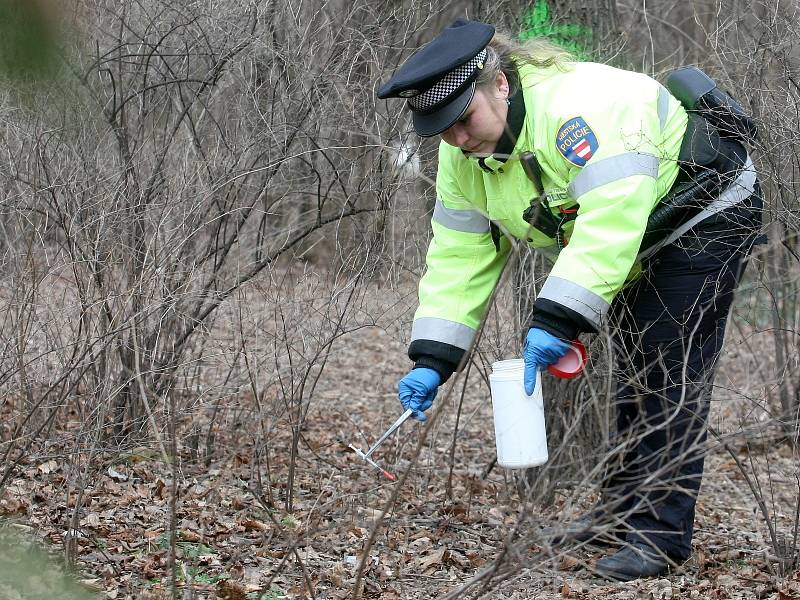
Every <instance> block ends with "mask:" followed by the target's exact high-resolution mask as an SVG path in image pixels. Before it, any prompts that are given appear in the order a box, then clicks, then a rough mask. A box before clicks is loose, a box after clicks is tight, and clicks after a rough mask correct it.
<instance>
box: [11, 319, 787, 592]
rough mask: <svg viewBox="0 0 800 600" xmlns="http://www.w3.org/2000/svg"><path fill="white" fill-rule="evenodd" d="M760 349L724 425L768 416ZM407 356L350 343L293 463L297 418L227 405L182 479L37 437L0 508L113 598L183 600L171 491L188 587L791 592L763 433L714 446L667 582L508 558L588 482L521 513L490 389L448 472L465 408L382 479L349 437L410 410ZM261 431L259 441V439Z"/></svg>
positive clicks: (773, 462) (137, 461)
mask: <svg viewBox="0 0 800 600" xmlns="http://www.w3.org/2000/svg"><path fill="white" fill-rule="evenodd" d="M753 343H758V340H753V339H752V338H748V339H745V337H743V336H741V335H738V336H737V334H736V332H735V331H734V333H733V334H732V335H731V339H730V340H729V343H728V347H727V349H726V355H725V359H724V361H723V364H722V366H721V368H720V375H719V377H718V380H717V385H718V387H719V392H718V393H717V395H716V396H715V401H714V408H713V411H712V425H714V426H715V427H719V428H720V429H721V430H726V431H730V430H733V429H736V428H737V427H744V426H745V425H743V423H745V422H747V423H750V422H753V420H756V421H757V420H758V417H757V415H754V412H756V411H754V410H753V409H752V405H751V406H750V408H743V407H742V406H741V404H740V403H737V401H736V400H735V399H734V398H739V397H741V396H742V394H745V393H746V392H747V390H746V389H745V388H747V386H749V385H750V383H749V382H750V381H751V380H753V379H754V378H753V377H752V374H749V371H748V369H749V367H747V366H746V365H745V366H742V362H741V360H740V359H741V357H742V356H744V355H745V354H747V353H748V352H750V346H751V345H752V344H753ZM403 354H404V348H403V347H402V345H401V344H400V343H399V342H397V341H396V340H394V339H392V337H391V336H390V335H388V334H387V333H385V332H383V331H381V330H380V329H377V328H367V329H363V330H361V331H359V332H357V333H355V334H352V335H351V336H350V337H349V339H348V343H347V348H346V351H341V352H334V353H333V354H332V357H331V361H330V363H329V365H328V366H327V367H326V369H327V377H324V378H323V380H322V382H321V383H320V386H319V389H318V390H317V392H316V394H317V398H316V400H315V402H314V403H313V404H312V405H311V407H310V410H309V412H308V415H307V419H306V423H305V427H304V428H303V431H302V435H301V437H300V439H299V445H298V450H297V459H296V461H294V470H293V471H291V472H290V465H291V463H292V461H291V456H292V453H291V451H290V448H291V435H290V433H291V432H290V428H289V427H287V426H285V425H286V424H285V423H281V422H279V421H276V422H273V423H254V422H253V420H252V413H248V411H247V410H246V409H244V408H243V409H242V410H239V411H233V413H231V414H230V415H229V417H228V419H229V420H228V421H227V424H228V425H230V426H226V427H219V428H218V433H217V435H216V437H215V439H214V441H213V446H212V445H208V446H206V443H205V442H206V439H205V436H203V437H202V438H201V439H200V443H199V444H198V443H197V439H194V440H192V439H191V436H188V435H187V436H183V437H181V439H180V440H179V446H178V455H179V463H178V465H177V469H176V472H175V475H176V481H173V475H174V473H173V469H172V467H171V466H169V465H167V464H165V463H164V462H163V461H162V460H160V458H159V452H158V451H157V449H156V446H155V444H152V445H149V446H146V447H145V446H132V447H129V448H127V449H125V451H124V452H121V453H119V454H113V455H112V454H110V453H100V454H97V455H92V456H89V455H82V456H70V455H69V448H63V447H53V446H45V447H44V448H40V449H39V450H38V451H37V452H35V453H30V454H28V455H27V456H25V457H24V458H23V460H21V462H20V463H19V464H18V465H17V467H15V469H14V471H13V476H12V477H11V478H10V480H9V482H8V484H7V485H6V487H5V491H4V493H3V495H2V497H1V498H0V515H3V516H4V518H5V520H6V522H7V523H13V524H14V528H15V529H16V530H19V531H29V532H31V533H34V534H35V535H36V537H38V538H40V539H42V540H44V541H46V542H48V543H50V544H52V547H53V548H56V549H63V548H64V547H70V548H72V549H73V550H74V555H75V557H76V562H75V565H76V568H77V571H78V572H79V573H80V578H81V579H82V580H83V583H84V584H85V585H86V586H88V587H90V588H92V589H94V590H95V591H96V592H97V593H98V594H100V595H101V596H102V597H104V598H166V597H172V587H171V579H170V570H169V567H170V565H169V556H170V544H171V535H170V528H171V525H170V514H171V507H170V503H171V498H172V497H173V495H172V494H171V490H172V489H173V484H174V485H175V486H176V488H177V491H178V494H177V496H176V498H177V499H176V501H175V512H176V524H175V544H176V549H177V572H178V574H179V577H178V580H177V583H176V585H177V590H178V597H182V598H191V597H196V598H232V599H240V598H248V599H250V598H252V599H271V600H276V599H278V598H307V597H308V598H311V597H314V598H351V597H355V596H354V590H355V589H356V588H357V587H358V589H359V590H360V591H361V593H362V594H363V596H364V597H366V598H385V599H406V598H408V599H412V598H436V597H443V596H447V595H448V594H449V595H450V597H455V596H456V595H457V594H458V593H459V590H460V593H461V594H462V596H463V597H482V598H484V597H485V598H540V599H543V600H550V599H553V600H554V599H556V598H575V599H590V598H603V599H604V600H623V599H634V598H636V599H639V598H642V599H645V598H648V599H649V598H653V599H662V598H730V599H734V598H741V599H752V598H767V599H772V598H774V599H777V600H800V573H798V571H797V566H798V565H797V563H796V561H793V560H791V558H787V557H791V556H792V555H793V552H796V548H789V549H788V551H787V550H786V549H785V548H784V551H783V558H781V557H779V556H778V555H777V554H776V550H775V545H774V544H773V543H772V542H771V539H770V536H769V533H768V528H767V527H766V524H765V518H764V516H763V510H766V511H768V513H769V515H770V518H771V519H772V523H773V527H774V529H775V530H776V531H777V532H778V534H779V536H783V538H782V539H784V538H786V539H788V540H789V541H788V542H787V543H788V545H790V546H791V544H792V540H791V537H792V535H793V534H794V536H795V538H794V539H795V540H796V531H795V532H793V531H792V524H793V523H796V520H795V519H796V516H795V514H794V510H795V509H796V506H797V497H798V462H797V454H796V452H795V451H793V450H792V448H791V447H790V446H789V445H788V444H775V443H773V441H771V440H773V439H774V438H771V437H769V436H768V435H766V434H763V432H762V434H763V435H762V436H761V441H759V437H758V436H755V437H750V438H748V439H749V442H748V443H747V444H738V445H736V446H735V447H732V448H731V450H732V451H733V452H732V453H731V452H729V451H728V450H726V449H724V448H722V447H721V446H716V447H715V448H713V449H712V450H711V452H710V453H709V456H708V458H707V462H706V474H705V479H704V481H703V487H702V490H701V495H700V498H699V501H698V504H697V517H696V529H695V532H696V533H695V538H694V550H695V551H694V555H693V557H692V558H691V559H690V560H689V561H688V562H687V563H686V564H684V565H681V566H678V567H676V568H675V569H673V571H672V572H671V573H670V574H669V575H667V576H665V577H661V578H657V579H648V580H636V581H633V582H630V583H616V582H610V581H606V580H603V579H600V578H598V577H595V576H594V575H593V574H592V572H591V565H592V564H593V563H594V562H595V561H596V560H597V559H598V558H599V557H601V556H602V555H603V552H601V551H593V550H591V549H587V548H572V549H570V548H565V549H561V550H560V551H558V552H556V553H551V552H548V549H547V548H542V547H539V546H536V545H530V546H522V547H520V545H519V544H516V545H515V546H514V550H513V552H505V551H504V550H505V549H506V548H507V542H508V540H509V537H510V536H511V535H512V531H515V528H517V529H516V536H515V537H514V539H515V540H519V539H524V534H525V533H526V532H530V531H535V530H536V529H537V528H538V527H541V526H546V525H548V524H552V523H554V522H559V521H565V520H569V518H570V516H571V514H572V513H574V511H575V509H576V506H577V504H579V503H580V502H581V501H583V502H585V505H586V506H588V505H589V503H591V501H592V498H593V496H592V493H593V492H592V490H591V489H586V490H571V491H569V493H568V494H564V495H562V494H561V493H560V492H559V493H557V494H556V498H555V501H554V502H553V503H552V504H551V505H550V506H546V507H541V506H535V507H531V506H526V505H525V503H524V502H522V501H521V499H520V495H519V492H518V488H517V485H516V483H515V478H514V477H513V475H512V473H510V472H508V471H505V470H503V469H501V468H499V467H495V468H492V469H490V465H491V464H492V460H493V457H494V452H495V449H494V432H493V428H492V417H491V407H490V405H489V403H488V402H487V401H486V391H485V390H483V391H482V393H481V394H477V393H476V394H474V395H471V394H468V395H467V397H466V398H465V402H464V408H463V410H462V414H461V418H460V423H459V428H458V440H457V443H456V444H455V449H454V453H453V461H452V465H453V466H452V472H451V469H450V448H451V442H452V440H451V437H452V431H453V429H454V418H455V413H456V410H455V407H456V402H455V401H454V400H448V401H447V402H443V403H442V404H443V405H444V406H443V410H442V415H441V416H440V417H441V418H438V419H437V420H435V422H434V423H433V424H432V425H431V426H430V427H429V431H427V432H426V433H425V429H424V425H421V424H418V423H416V422H411V421H409V422H408V423H407V424H405V425H404V426H403V427H402V428H401V429H400V431H399V433H398V434H397V435H395V436H394V437H393V438H392V439H390V440H389V441H387V442H386V444H385V447H382V448H381V449H380V451H379V452H377V453H376V460H378V461H379V462H380V463H381V464H382V465H385V467H386V468H387V469H389V470H391V471H393V472H394V473H397V474H398V475H400V481H399V482H396V483H393V482H391V481H388V480H387V479H385V478H383V477H381V476H380V474H379V472H378V471H377V470H376V469H374V468H371V467H369V466H368V465H366V463H364V461H362V460H361V459H359V457H358V456H356V454H355V453H354V452H352V451H351V450H350V449H349V448H348V445H349V444H351V443H352V444H354V445H356V446H360V447H361V448H366V447H368V445H369V444H370V442H372V441H374V440H375V439H376V438H377V437H378V435H379V434H380V433H381V432H383V431H384V430H385V429H386V427H387V426H388V425H389V424H390V423H391V422H393V421H394V419H395V418H396V417H397V416H398V415H399V413H400V407H399V404H398V403H397V399H396V395H395V391H394V386H395V384H396V381H397V379H398V378H399V377H400V376H401V375H402V374H403V372H404V371H405V369H406V368H407V360H406V359H404V356H403ZM750 391H751V392H753V397H761V396H762V395H763V394H760V392H759V391H758V390H754V389H751V390H750ZM453 395H455V394H453ZM242 406H245V405H244V404H242ZM744 419H749V420H748V421H745V420H744ZM62 427H65V428H66V430H69V427H70V426H69V424H68V423H66V424H63V425H62ZM265 430H267V431H268V432H269V435H268V436H266V438H264V439H269V440H270V443H269V446H268V447H266V448H265V447H259V446H258V445H257V444H256V443H255V442H254V440H255V439H256V438H257V432H261V433H262V434H263V432H264V431H265ZM74 434H75V435H76V436H77V435H80V431H79V430H78V429H77V428H76V429H75V430H74ZM423 436H424V437H425V440H424V442H423V443H421V444H419V448H418V450H419V456H418V458H417V459H416V460H414V456H415V453H416V451H417V447H418V443H419V441H420V440H421V439H422V437H423ZM734 439H735V438H734ZM204 448H205V450H204ZM257 450H258V451H257ZM412 463H413V464H412ZM748 480H749V481H750V482H751V484H752V485H754V486H756V487H755V489H756V490H757V492H758V494H754V493H753V491H752V490H751V484H749V483H748ZM81 489H82V492H79V490H81ZM567 496H571V497H572V498H578V503H577V504H576V503H575V502H566V501H565V498H566V497H567ZM760 503H763V504H761V505H760ZM76 505H77V506H79V507H80V509H79V510H78V511H77V512H76V511H75V506H76ZM784 545H786V544H784ZM367 547H368V551H367V552H366V553H365V548H367ZM794 556H795V558H796V554H794ZM498 557H503V558H504V560H503V561H502V564H501V565H500V568H499V569H497V570H496V572H495V573H494V576H493V577H490V576H487V574H490V573H491V569H492V567H493V565H495V561H496V559H498ZM357 579H358V581H357ZM0 597H9V598H14V597H21V598H25V597H26V596H24V595H22V596H14V595H12V594H11V593H8V594H7V595H6V596H3V587H2V584H0ZM36 597H48V596H47V594H44V595H42V596H36ZM50 597H57V594H55V595H52V596H50Z"/></svg>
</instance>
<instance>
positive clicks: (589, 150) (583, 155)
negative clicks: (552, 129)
mask: <svg viewBox="0 0 800 600" xmlns="http://www.w3.org/2000/svg"><path fill="white" fill-rule="evenodd" d="M556 147H557V148H558V151H559V152H560V153H561V156H563V157H564V158H566V159H567V160H568V161H569V162H571V163H572V164H573V165H576V166H578V167H582V166H584V165H585V164H586V161H588V160H589V159H590V158H592V156H593V155H594V153H595V152H597V148H599V147H600V144H599V142H598V141H597V136H596V135H595V134H594V131H592V128H591V127H589V125H588V124H587V123H586V121H584V120H583V117H572V118H571V119H568V120H567V121H565V122H564V123H563V124H562V125H561V127H559V128H558V133H557V134H556Z"/></svg>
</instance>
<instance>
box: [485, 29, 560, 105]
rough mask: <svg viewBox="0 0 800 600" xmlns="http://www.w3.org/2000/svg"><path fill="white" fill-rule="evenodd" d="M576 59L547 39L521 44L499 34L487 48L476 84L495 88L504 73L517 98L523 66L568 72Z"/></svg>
mask: <svg viewBox="0 0 800 600" xmlns="http://www.w3.org/2000/svg"><path fill="white" fill-rule="evenodd" d="M573 60H575V57H574V56H573V55H572V54H571V53H570V52H569V51H567V50H565V49H564V48H561V47H560V46H556V45H555V44H553V43H552V42H549V41H548V40H546V39H544V38H531V39H528V40H525V41H524V42H519V41H517V40H515V39H514V38H512V37H511V36H509V35H507V34H505V33H500V32H497V33H495V34H494V37H493V38H492V41H491V42H489V45H488V46H487V47H486V60H485V61H484V67H483V69H482V70H481V72H480V73H479V74H478V78H477V79H476V80H475V83H476V85H477V86H486V85H491V84H492V83H494V81H495V79H496V77H497V74H498V73H499V72H500V71H502V72H503V73H505V75H506V78H507V79H508V84H509V95H512V96H513V95H514V93H515V92H516V91H517V88H518V87H519V71H518V67H519V66H520V65H532V66H534V67H538V68H541V69H546V68H548V67H553V66H555V67H558V68H559V69H566V64H567V63H568V62H570V61H573Z"/></svg>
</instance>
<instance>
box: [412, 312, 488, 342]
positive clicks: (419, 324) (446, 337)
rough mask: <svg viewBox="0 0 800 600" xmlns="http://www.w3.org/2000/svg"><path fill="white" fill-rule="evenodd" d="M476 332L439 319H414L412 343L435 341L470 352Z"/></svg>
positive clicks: (453, 322) (458, 324)
mask: <svg viewBox="0 0 800 600" xmlns="http://www.w3.org/2000/svg"><path fill="white" fill-rule="evenodd" d="M474 338H475V330H474V329H472V328H471V327H467V326H466V325H463V324H461V323H456V322H455V321H448V320H447V319H438V318H436V317H420V318H419V319H414V324H413V325H412V326H411V341H412V342H413V341H414V340H433V341H435V342H442V343H445V344H450V345H451V346H455V347H456V348H461V349H462V350H469V347H470V346H471V345H472V340H473V339H474Z"/></svg>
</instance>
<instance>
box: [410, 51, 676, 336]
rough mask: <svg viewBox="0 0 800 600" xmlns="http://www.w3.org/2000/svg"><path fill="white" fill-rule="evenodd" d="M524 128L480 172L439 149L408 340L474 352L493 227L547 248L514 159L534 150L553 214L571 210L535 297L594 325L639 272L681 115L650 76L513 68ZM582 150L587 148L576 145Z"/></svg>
mask: <svg viewBox="0 0 800 600" xmlns="http://www.w3.org/2000/svg"><path fill="white" fill-rule="evenodd" d="M520 76H521V82H522V88H523V96H524V101H525V107H526V116H525V123H524V125H523V127H522V131H521V132H520V135H519V138H518V140H517V142H516V145H515V147H514V151H513V152H512V154H511V158H510V159H509V160H507V161H506V162H501V161H499V160H496V159H495V158H494V157H489V158H486V159H485V160H484V161H482V162H483V165H484V166H483V167H482V166H481V165H480V164H479V163H478V161H477V159H475V158H467V157H465V155H464V153H463V152H462V151H461V150H460V149H459V148H456V147H453V146H450V145H448V144H446V143H445V142H444V141H442V142H441V144H440V146H439V164H438V173H437V181H436V193H437V200H436V208H435V210H434V214H433V219H432V228H433V238H432V240H431V243H430V246H429V249H428V254H427V270H426V273H425V274H424V276H423V277H422V279H421V281H420V284H419V302H420V303H419V308H418V309H417V311H416V314H415V317H414V326H413V329H412V345H413V343H414V341H417V340H430V341H432V342H441V343H444V344H448V345H450V346H455V347H456V348H460V349H462V350H466V349H467V348H469V346H470V344H471V342H472V340H473V338H474V335H475V331H476V329H477V327H478V325H479V323H480V321H481V319H482V317H483V314H484V311H485V308H486V304H487V301H488V298H489V296H490V294H491V292H492V290H493V289H494V287H495V285H496V284H497V281H498V278H499V275H500V273H501V270H502V266H503V264H504V262H505V260H506V258H507V256H508V253H509V248H510V245H509V244H508V242H507V241H506V240H505V239H503V240H502V243H501V247H500V250H499V251H497V250H496V248H495V245H494V244H493V242H492V238H491V235H490V220H491V221H494V222H495V223H497V225H498V226H499V227H500V228H501V230H502V231H503V232H504V233H505V234H506V235H512V236H514V237H516V238H519V239H524V240H526V241H527V242H528V243H529V244H530V245H531V246H533V247H537V248H545V249H548V247H549V249H550V250H553V249H554V247H555V240H554V239H552V238H549V237H547V236H546V235H544V234H543V233H541V232H539V231H537V230H531V229H530V226H529V225H528V224H527V223H526V222H525V221H524V220H523V219H522V213H523V212H524V211H525V209H526V208H528V206H529V205H530V202H531V200H532V199H533V198H535V197H536V192H535V189H534V186H533V184H532V183H531V181H530V180H529V179H528V177H527V176H526V175H525V172H524V170H523V168H522V164H521V163H520V161H519V160H518V156H519V155H520V154H521V153H523V152H525V151H529V150H532V151H534V152H535V153H536V156H537V158H538V160H539V163H540V164H541V168H542V181H543V184H544V188H545V190H546V192H547V195H548V198H549V201H550V205H551V207H552V208H554V209H556V211H554V212H557V207H559V206H560V207H569V206H571V205H574V204H576V203H578V204H579V205H580V208H579V210H578V213H577V219H576V220H575V221H574V222H572V223H570V224H568V225H567V226H566V227H565V233H566V238H567V240H568V244H567V246H566V247H565V248H564V249H563V250H562V251H561V252H560V253H559V254H558V256H557V259H556V260H555V263H554V265H553V268H552V270H551V272H550V275H549V277H548V278H547V281H546V282H545V284H544V286H543V288H542V290H541V292H540V295H539V298H544V299H548V300H550V301H552V302H555V303H559V304H561V305H563V306H565V307H567V308H569V309H570V310H572V311H574V312H576V313H578V314H580V315H581V316H582V317H583V318H584V319H585V321H586V323H588V324H589V325H591V327H592V328H595V329H596V328H598V327H599V326H600V323H601V321H602V319H603V317H604V316H605V315H606V313H607V312H608V309H609V306H610V304H611V301H612V300H613V299H614V297H615V295H616V294H617V293H618V292H619V290H620V289H621V288H622V286H623V285H624V283H625V281H626V279H627V278H628V276H629V274H630V273H631V271H632V269H633V268H634V265H635V262H636V254H637V252H638V250H639V246H640V243H641V239H642V235H643V233H644V230H645V227H646V224H647V218H648V216H649V215H650V212H651V211H652V210H653V208H654V207H655V206H656V204H657V202H658V201H659V200H660V199H661V198H662V197H663V196H664V195H665V194H666V193H667V192H668V191H669V189H670V187H671V186H672V184H673V183H674V181H675V178H676V176H677V174H678V165H677V157H678V152H679V150H680V146H681V141H682V138H683V134H684V132H685V130H686V122H687V117H686V112H685V111H684V109H683V107H681V105H680V104H679V102H678V101H677V100H676V99H675V98H674V97H672V96H671V95H670V94H669V93H668V92H667V91H666V89H665V88H664V87H663V86H662V85H661V84H659V83H658V82H657V81H655V80H654V79H652V78H650V77H648V76H646V75H641V74H637V73H632V72H629V71H622V70H619V69H615V68H613V67H609V66H606V65H600V64H595V63H573V64H570V65H569V67H568V68H567V69H566V70H559V69H558V68H556V67H552V68H548V69H537V68H534V67H530V66H522V67H521V68H520ZM578 143H580V144H582V148H581V149H582V150H583V152H582V153H576V151H575V145H576V144H578Z"/></svg>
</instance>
